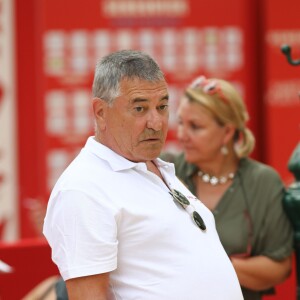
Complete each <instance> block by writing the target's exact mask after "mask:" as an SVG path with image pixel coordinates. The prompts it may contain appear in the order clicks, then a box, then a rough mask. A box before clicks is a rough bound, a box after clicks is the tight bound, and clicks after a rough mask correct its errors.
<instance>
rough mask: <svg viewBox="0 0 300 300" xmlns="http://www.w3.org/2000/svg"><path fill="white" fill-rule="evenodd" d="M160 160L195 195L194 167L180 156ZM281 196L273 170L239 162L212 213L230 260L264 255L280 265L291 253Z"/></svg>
mask: <svg viewBox="0 0 300 300" xmlns="http://www.w3.org/2000/svg"><path fill="white" fill-rule="evenodd" d="M162 158H163V159H165V160H168V161H171V162H173V163H174V164H175V169H176V174H177V176H178V177H179V178H180V179H181V180H182V181H183V182H184V183H185V184H186V185H187V186H188V188H189V189H190V191H191V192H192V193H193V194H195V195H196V186H195V183H194V179H193V178H194V177H195V176H196V173H197V171H198V169H197V167H196V166H195V165H192V164H189V163H187V162H186V161H185V159H184V155H183V154H180V155H178V156H175V157H172V156H170V155H162ZM200 193H201V192H200ZM283 196H284V186H283V183H282V181H281V179H280V177H279V175H278V173H277V172H276V171H275V170H274V169H272V168H271V167H269V166H267V165H265V164H262V163H260V162H258V161H255V160H253V159H250V158H243V159H241V160H240V164H239V168H238V171H237V173H236V174H235V177H234V179H233V182H232V184H231V186H230V187H229V188H228V189H227V191H226V192H225V193H224V195H223V196H222V198H221V199H220V201H219V203H218V205H217V206H216V208H215V209H214V210H213V211H212V212H213V214H214V216H215V221H216V228H217V231H218V233H219V237H220V240H221V242H222V244H223V246H224V249H225V251H226V252H227V254H228V255H229V256H231V255H241V256H243V255H245V254H250V255H251V256H256V255H264V256H267V257H269V258H271V259H274V260H277V261H279V260H282V259H284V258H286V257H287V256H289V255H290V254H291V253H292V251H293V231H292V226H291V223H290V221H289V220H288V218H287V216H286V214H285V212H284V209H283V206H282V199H283ZM200 200H201V199H200ZM243 294H244V298H245V300H250V299H251V300H254V299H255V300H256V299H261V293H260V292H255V291H250V290H247V289H243Z"/></svg>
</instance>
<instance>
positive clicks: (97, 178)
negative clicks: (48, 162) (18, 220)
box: [44, 137, 243, 300]
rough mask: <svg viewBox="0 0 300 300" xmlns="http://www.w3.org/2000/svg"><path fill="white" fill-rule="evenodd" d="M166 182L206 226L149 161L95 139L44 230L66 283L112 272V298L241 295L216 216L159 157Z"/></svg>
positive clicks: (63, 184)
mask: <svg viewBox="0 0 300 300" xmlns="http://www.w3.org/2000/svg"><path fill="white" fill-rule="evenodd" d="M155 163H156V164H157V166H158V168H159V170H160V172H161V174H162V176H163V177H164V179H165V182H166V183H167V184H168V186H169V188H170V189H177V190H178V191H180V192H182V193H183V194H184V195H185V196H186V197H188V199H189V201H190V202H191V204H192V205H193V206H194V207H195V208H196V210H197V212H198V213H199V214H200V215H201V216H202V218H203V220H204V222H205V224H206V227H207V229H206V231H202V230H200V229H199V228H198V227H197V226H196V225H195V223H194V222H193V220H192V218H191V216H190V215H189V213H188V212H187V211H186V210H184V209H183V208H182V207H181V206H179V205H178V204H176V203H175V202H174V201H173V198H172V196H171V195H170V194H169V189H168V187H167V186H166V185H165V184H164V183H163V181H162V180H161V179H160V178H159V177H158V176H156V175H155V174H154V173H152V172H149V171H148V170H147V167H146V164H145V163H135V162H131V161H129V160H127V159H125V158H124V157H122V156H120V155H118V154H116V153H115V152H113V151H112V150H111V149H109V148H107V147H105V146H104V145H102V144H100V143H98V142H96V141H95V140H94V138H93V137H90V138H89V139H88V141H87V143H86V145H85V147H84V148H83V149H82V151H81V152H80V154H79V155H78V156H77V158H75V160H74V161H73V162H72V163H71V164H70V166H69V167H68V168H67V169H66V170H65V172H64V173H63V174H62V176H61V177H60V179H59V180H58V182H57V183H56V185H55V187H54V189H53V191H52V194H51V197H50V200H49V204H48V209H47V214H46V218H45V224H44V235H45V236H46V238H47V240H48V242H49V244H50V246H51V248H52V258H53V261H54V262H55V263H56V264H57V266H58V268H59V270H60V273H61V275H62V277H63V279H64V280H67V279H70V278H75V277H81V276H88V275H94V274H99V273H105V272H110V288H111V295H112V296H111V297H112V298H111V299H118V300H119V299H125V300H131V299H138V300H168V299H169V300H195V299H201V300H218V299H219V300H241V299H243V296H242V293H241V289H240V286H239V283H238V280H237V277H236V274H235V271H234V269H233V267H232V265H231V262H230V260H229V258H228V257H227V255H226V253H225V251H224V249H223V247H222V245H221V243H220V240H219V237H218V235H217V232H216V228H215V222H214V218H213V215H212V213H211V212H210V211H209V210H208V209H207V208H206V207H205V206H204V205H203V204H202V203H201V202H200V201H199V200H197V199H196V198H195V197H194V196H193V195H192V194H191V193H190V192H189V190H188V189H187V188H186V187H185V186H184V185H183V184H182V183H181V182H180V181H179V180H178V179H177V178H176V176H175V170H174V166H173V164H170V163H166V162H164V161H162V160H160V159H156V160H155Z"/></svg>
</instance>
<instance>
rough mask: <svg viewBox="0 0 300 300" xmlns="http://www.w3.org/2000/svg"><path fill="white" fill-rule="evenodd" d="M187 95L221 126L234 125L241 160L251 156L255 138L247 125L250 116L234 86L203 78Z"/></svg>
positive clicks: (234, 138) (187, 91) (237, 151)
mask: <svg viewBox="0 0 300 300" xmlns="http://www.w3.org/2000/svg"><path fill="white" fill-rule="evenodd" d="M199 80H200V81H199ZM185 95H186V97H187V98H188V99H189V100H190V101H194V102H197V103H199V104H201V105H203V106H204V107H205V108H206V109H207V110H208V111H209V112H210V113H211V114H212V116H213V117H214V118H215V120H216V121H217V122H218V123H219V124H220V125H221V126H224V125H226V124H232V125H234V127H235V128H236V132H235V134H234V137H233V142H234V145H235V147H234V149H235V152H236V154H237V155H238V157H240V158H242V157H247V156H249V155H250V153H251V152H252V151H253V149H254V145H255V138H254V135H253V133H252V132H251V130H250V129H249V128H248V127H247V125H246V123H247V121H248V120H249V115H248V112H247V109H246V106H245V104H244V101H243V99H242V97H241V95H240V94H239V93H238V91H237V90H236V89H235V88H234V87H233V85H232V84H230V83H229V82H227V81H225V80H222V79H214V78H211V79H206V78H205V77H203V76H202V77H199V78H198V79H197V80H195V81H194V83H192V85H191V86H190V87H188V88H187V89H186V91H185Z"/></svg>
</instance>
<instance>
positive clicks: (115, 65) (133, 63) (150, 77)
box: [93, 50, 165, 104]
mask: <svg viewBox="0 0 300 300" xmlns="http://www.w3.org/2000/svg"><path fill="white" fill-rule="evenodd" d="M124 78H128V79H134V78H138V79H141V80H147V81H151V82H155V81H161V80H165V77H164V74H163V72H162V71H161V69H160V68H159V66H158V64H157V63H156V62H155V61H154V59H153V58H151V57H150V56H149V55H148V54H146V53H143V52H141V51H136V50H121V51H117V52H113V53H111V54H109V55H107V56H105V57H103V58H102V59H101V60H100V61H99V62H98V63H97V65H96V69H95V77H94V82H93V96H94V97H97V98H101V99H103V100H104V101H107V102H108V103H109V104H112V103H113V101H114V99H115V98H116V97H118V96H119V93H120V82H121V80H122V79H124Z"/></svg>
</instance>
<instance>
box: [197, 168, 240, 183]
mask: <svg viewBox="0 0 300 300" xmlns="http://www.w3.org/2000/svg"><path fill="white" fill-rule="evenodd" d="M234 175H235V174H234V173H233V172H232V173H229V174H228V175H227V176H221V177H216V176H211V175H209V174H207V173H204V172H202V171H200V170H199V171H198V176H199V177H200V178H201V179H202V181H203V182H205V183H210V184H211V185H213V186H215V185H218V184H224V183H226V182H227V181H228V180H232V179H233V178H234Z"/></svg>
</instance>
